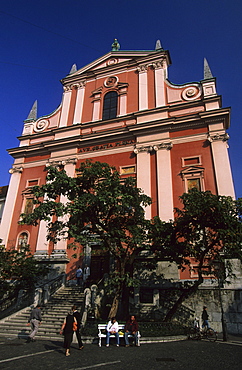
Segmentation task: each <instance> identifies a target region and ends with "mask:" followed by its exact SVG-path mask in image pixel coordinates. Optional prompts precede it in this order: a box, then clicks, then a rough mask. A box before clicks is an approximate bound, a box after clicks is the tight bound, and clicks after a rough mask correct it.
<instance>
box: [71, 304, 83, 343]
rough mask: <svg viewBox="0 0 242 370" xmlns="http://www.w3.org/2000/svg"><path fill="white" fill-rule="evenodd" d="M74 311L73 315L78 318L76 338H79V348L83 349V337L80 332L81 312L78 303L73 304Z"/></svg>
mask: <svg viewBox="0 0 242 370" xmlns="http://www.w3.org/2000/svg"><path fill="white" fill-rule="evenodd" d="M72 311H73V315H74V317H75V318H76V321H77V330H76V338H77V341H78V346H79V349H83V348H84V346H83V343H82V338H81V334H80V327H81V314H80V312H78V311H77V307H76V305H74V306H72Z"/></svg>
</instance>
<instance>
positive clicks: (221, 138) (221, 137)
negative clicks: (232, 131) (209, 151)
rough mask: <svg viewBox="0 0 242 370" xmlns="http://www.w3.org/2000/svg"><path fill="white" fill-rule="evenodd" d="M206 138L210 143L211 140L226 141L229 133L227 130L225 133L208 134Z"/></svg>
mask: <svg viewBox="0 0 242 370" xmlns="http://www.w3.org/2000/svg"><path fill="white" fill-rule="evenodd" d="M207 140H208V141H209V142H210V143H212V142H213V141H228V140H229V134H227V132H226V133H225V134H214V135H210V134H209V135H208V137H207Z"/></svg>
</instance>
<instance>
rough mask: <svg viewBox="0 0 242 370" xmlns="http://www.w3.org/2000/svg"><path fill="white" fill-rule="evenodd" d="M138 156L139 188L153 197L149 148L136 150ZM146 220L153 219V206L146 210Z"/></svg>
mask: <svg viewBox="0 0 242 370" xmlns="http://www.w3.org/2000/svg"><path fill="white" fill-rule="evenodd" d="M134 153H135V154H137V187H138V188H141V189H142V190H143V191H144V194H146V195H148V196H149V197H150V196H151V183H150V179H151V170H150V152H149V147H140V148H135V150H134ZM145 218H146V219H148V220H150V219H151V206H147V207H146V208H145Z"/></svg>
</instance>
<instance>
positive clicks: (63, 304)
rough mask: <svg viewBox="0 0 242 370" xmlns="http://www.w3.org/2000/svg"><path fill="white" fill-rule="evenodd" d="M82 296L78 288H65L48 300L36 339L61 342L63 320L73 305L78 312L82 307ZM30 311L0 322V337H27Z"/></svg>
mask: <svg viewBox="0 0 242 370" xmlns="http://www.w3.org/2000/svg"><path fill="white" fill-rule="evenodd" d="M83 298H84V294H83V293H82V292H80V288H79V287H68V288H67V287H65V288H61V289H60V290H58V292H57V293H56V294H55V295H54V296H53V297H52V298H51V299H50V301H49V302H48V303H47V304H46V305H45V306H44V307H43V309H42V323H41V325H40V326H39V330H38V334H37V336H36V338H37V339H38V338H42V339H44V338H45V339H58V340H60V339H61V340H62V337H61V335H60V334H59V332H60V328H61V325H62V323H63V321H64V318H65V317H66V315H67V314H68V312H70V309H71V307H72V305H73V304H76V305H77V307H78V309H79V311H80V310H81V308H82V305H83ZM30 312H31V309H30V308H26V309H24V310H21V311H19V312H18V313H16V314H14V315H12V316H10V317H9V318H5V319H3V320H0V336H1V335H2V336H9V337H15V336H17V337H23V338H24V337H27V336H28V335H29V332H30V327H29V326H27V322H28V319H29V315H30Z"/></svg>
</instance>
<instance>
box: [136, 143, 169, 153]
mask: <svg viewBox="0 0 242 370" xmlns="http://www.w3.org/2000/svg"><path fill="white" fill-rule="evenodd" d="M172 147H173V144H172V142H171V141H170V142H167V143H161V144H156V145H148V146H139V147H137V146H135V147H134V153H135V154H138V153H141V152H147V153H151V152H157V151H158V150H160V149H166V150H171V148H172Z"/></svg>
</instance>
